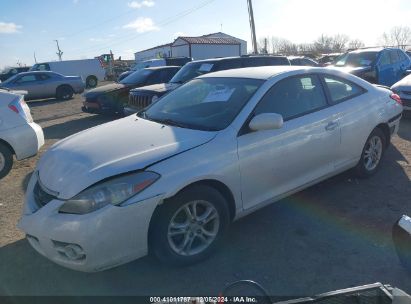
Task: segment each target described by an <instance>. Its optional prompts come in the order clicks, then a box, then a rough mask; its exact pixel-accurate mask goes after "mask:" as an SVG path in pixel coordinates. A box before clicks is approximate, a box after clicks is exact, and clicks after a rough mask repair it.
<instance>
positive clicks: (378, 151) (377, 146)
mask: <svg viewBox="0 0 411 304" xmlns="http://www.w3.org/2000/svg"><path fill="white" fill-rule="evenodd" d="M382 150H383V144H382V141H381V138H380V137H379V136H373V137H371V138H370V139H369V140H368V143H367V145H366V147H365V150H364V166H365V169H366V170H367V171H372V170H374V169H375V168H376V167H377V166H378V164H379V162H380V160H381V156H382Z"/></svg>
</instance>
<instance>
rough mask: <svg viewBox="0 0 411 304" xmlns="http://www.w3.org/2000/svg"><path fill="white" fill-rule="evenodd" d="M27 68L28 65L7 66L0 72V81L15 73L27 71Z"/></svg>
mask: <svg viewBox="0 0 411 304" xmlns="http://www.w3.org/2000/svg"><path fill="white" fill-rule="evenodd" d="M29 69H30V67H16V68H7V69H5V70H4V71H3V72H2V73H1V74H0V81H1V82H4V81H6V80H7V79H9V78H10V77H11V76H14V75H17V74H18V73H22V72H27V71H28V70H29Z"/></svg>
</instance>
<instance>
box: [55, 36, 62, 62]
mask: <svg viewBox="0 0 411 304" xmlns="http://www.w3.org/2000/svg"><path fill="white" fill-rule="evenodd" d="M54 41H55V42H56V44H57V53H56V54H57V56H59V60H60V61H61V56H62V55H63V52H62V51H61V50H60V46H59V41H58V40H54Z"/></svg>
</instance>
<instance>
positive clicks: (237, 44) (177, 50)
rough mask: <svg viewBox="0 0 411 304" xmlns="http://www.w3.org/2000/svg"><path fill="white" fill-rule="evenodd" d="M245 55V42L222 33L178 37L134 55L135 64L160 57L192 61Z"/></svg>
mask: <svg viewBox="0 0 411 304" xmlns="http://www.w3.org/2000/svg"><path fill="white" fill-rule="evenodd" d="M246 54H247V41H245V40H242V39H239V38H236V37H233V36H230V35H227V34H225V33H222V32H218V33H212V34H208V35H203V36H199V37H178V38H177V39H176V40H174V42H173V43H169V44H163V45H160V46H156V47H153V48H150V49H147V50H143V51H140V52H137V53H135V54H134V56H135V60H136V62H140V61H144V60H148V59H153V58H160V57H192V58H193V59H194V60H199V59H208V58H214V57H228V56H241V55H246Z"/></svg>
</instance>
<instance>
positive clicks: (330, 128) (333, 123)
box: [325, 121, 338, 131]
mask: <svg viewBox="0 0 411 304" xmlns="http://www.w3.org/2000/svg"><path fill="white" fill-rule="evenodd" d="M337 127H338V122H336V121H330V122H329V123H328V124H327V125H326V126H325V129H326V130H327V131H333V130H335V129H336V128H337Z"/></svg>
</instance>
